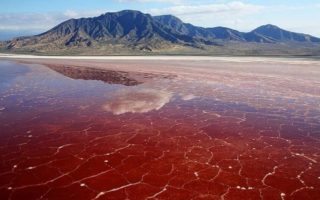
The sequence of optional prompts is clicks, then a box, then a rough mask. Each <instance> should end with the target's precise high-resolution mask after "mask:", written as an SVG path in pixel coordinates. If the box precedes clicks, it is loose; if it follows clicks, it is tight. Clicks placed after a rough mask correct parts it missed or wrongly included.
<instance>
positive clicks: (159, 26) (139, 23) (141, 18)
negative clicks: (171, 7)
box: [0, 10, 320, 55]
mask: <svg viewBox="0 0 320 200" xmlns="http://www.w3.org/2000/svg"><path fill="white" fill-rule="evenodd" d="M0 49H1V51H2V52H16V53H26V52H28V53H34V54H61V55H66V54H82V55H83V54H86V55H111V54H157V53H158V54H226V55H228V54H230V55H234V54H237V55H261V54H263V55H319V54H320V38H317V37H314V36H311V35H307V34H302V33H294V32H290V31H287V30H284V29H281V28H279V27H277V26H275V25H271V24H268V25H263V26H260V27H258V28H256V29H254V30H252V31H250V32H240V31H237V30H233V29H230V28H226V27H214V28H203V27H198V26H194V25H192V24H188V23H184V22H183V21H181V20H180V19H179V18H177V17H175V16H172V15H162V16H151V15H150V14H145V13H142V12H140V11H134V10H123V11H120V12H110V13H105V14H103V15H100V16H98V17H92V18H80V19H70V20H67V21H65V22H63V23H61V24H59V25H57V26H55V27H54V28H52V29H50V30H48V31H47V32H44V33H42V34H39V35H35V36H29V37H18V38H15V39H12V40H10V41H5V42H2V43H0Z"/></svg>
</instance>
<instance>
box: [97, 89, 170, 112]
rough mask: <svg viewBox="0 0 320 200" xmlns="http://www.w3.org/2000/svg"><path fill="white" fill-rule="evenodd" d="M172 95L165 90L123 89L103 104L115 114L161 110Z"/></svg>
mask: <svg viewBox="0 0 320 200" xmlns="http://www.w3.org/2000/svg"><path fill="white" fill-rule="evenodd" d="M171 97H172V94H171V93H169V92H167V91H163V90H153V89H141V90H132V89H130V90H121V91H119V92H118V93H116V94H115V95H114V96H113V97H112V98H111V99H110V100H109V101H108V102H107V103H106V104H105V105H104V106H103V109H104V110H106V111H109V112H112V113H113V114H115V115H120V114H124V113H145V112H149V111H152V110H159V109H160V108H162V107H163V106H164V105H165V104H167V103H169V102H170V99H171Z"/></svg>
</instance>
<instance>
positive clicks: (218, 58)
mask: <svg viewBox="0 0 320 200" xmlns="http://www.w3.org/2000/svg"><path fill="white" fill-rule="evenodd" d="M0 59H54V60H101V61H103V60H105V61H117V60H120V61H121V60H122V61H123V60H138V61H139V60H141V61H144V60H145V61H154V60H159V61H166V60H170V61H221V62H284V63H286V62H290V63H291V64H294V63H295V62H297V64H302V63H305V62H308V63H310V62H312V63H319V62H320V60H317V59H316V58H315V57H276V56H202V55H199V56H196V55H192V56H186V55H174V56H163V55H159V56H123V55H119V56H114V55H112V56H49V55H46V56H42V55H27V54H2V53H0Z"/></svg>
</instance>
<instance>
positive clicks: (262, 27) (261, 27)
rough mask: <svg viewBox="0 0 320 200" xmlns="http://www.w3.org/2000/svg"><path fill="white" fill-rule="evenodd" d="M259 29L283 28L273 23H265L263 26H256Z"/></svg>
mask: <svg viewBox="0 0 320 200" xmlns="http://www.w3.org/2000/svg"><path fill="white" fill-rule="evenodd" d="M257 29H281V28H279V27H278V26H276V25H273V24H266V25H263V26H260V27H258V28H256V30H257Z"/></svg>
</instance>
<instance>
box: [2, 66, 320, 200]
mask: <svg viewBox="0 0 320 200" xmlns="http://www.w3.org/2000/svg"><path fill="white" fill-rule="evenodd" d="M165 64H166V65H168V63H165ZM184 64H185V65H192V63H190V62H189V61H188V63H183V62H182V64H181V63H174V64H172V65H177V66H178V65H179V66H180V65H184ZM207 64H209V65H214V64H212V63H207ZM220 64H223V63H220ZM155 65H157V63H155ZM226 65H227V64H226ZM247 65H254V63H242V64H241V66H237V67H236V68H232V67H231V70H230V71H228V70H226V69H220V68H218V69H210V68H205V70H206V73H203V71H201V70H202V69H203V68H201V67H199V68H196V69H188V70H189V71H190V72H188V70H181V69H178V68H179V67H178V68H173V69H172V74H171V75H170V76H168V73H169V72H168V71H164V72H163V73H165V74H166V75H161V76H159V74H157V73H155V72H154V74H153V73H152V72H150V73H148V74H143V75H141V74H137V73H136V74H134V75H133V76H132V77H130V78H128V77H126V76H130V75H131V74H130V73H129V72H128V73H127V72H124V71H121V73H120V75H119V73H117V72H116V71H111V72H112V73H111V75H110V74H109V72H106V71H104V73H108V75H106V76H103V77H102V78H101V77H100V75H99V78H96V79H95V78H93V76H96V75H97V74H99V71H97V70H94V72H92V70H89V71H87V70H84V71H81V68H79V69H77V70H76V71H74V70H73V69H72V67H66V68H64V67H63V66H59V65H56V66H55V68H54V69H55V70H54V71H52V70H50V69H49V68H46V67H44V66H41V65H29V66H25V65H22V64H18V63H14V62H7V61H0V74H1V75H0V78H1V77H6V76H5V75H4V74H5V73H7V74H8V77H6V78H5V79H0V97H1V98H0V105H1V107H0V108H2V106H4V107H5V108H6V109H5V110H2V111H1V113H0V122H1V123H0V130H1V134H0V137H1V138H0V144H1V145H0V152H1V154H0V155H1V160H0V199H13V200H14V199H221V200H238V199H239V200H240V199H254V200H256V199H257V200H259V199H260V200H268V199H269V200H274V199H279V200H281V199H285V200H291V199H293V200H301V199H304V200H305V199H306V200H308V199H310V200H316V199H320V106H319V105H320V95H319V94H320V80H319V79H317V78H315V77H319V76H318V75H320V68H319V66H320V64H319V65H318V66H316V67H312V66H309V65H308V66H307V67H308V68H305V67H306V66H303V67H304V68H303V69H304V71H303V73H304V75H306V74H308V71H309V73H310V74H309V75H308V76H300V73H298V72H296V73H294V70H295V69H297V68H299V67H297V66H295V65H293V64H287V65H289V66H291V68H289V67H288V66H284V67H283V68H285V69H290V71H288V75H287V74H286V73H282V71H281V70H275V71H276V73H275V72H272V73H271V72H270V71H267V69H268V68H269V67H272V66H275V65H276V63H272V66H271V65H270V64H266V66H263V65H261V66H260V65H259V63H257V65H259V67H260V68H259V70H261V71H258V70H257V71H251V70H249V72H246V73H244V72H241V70H240V69H239V68H241V69H242V68H245V67H247ZM279 65H285V64H283V63H279ZM312 65H316V64H315V63H313V64H312ZM286 67H287V68H286ZM51 68H52V67H51ZM283 68H281V69H283ZM164 69H165V68H164ZM174 69H176V71H175V70H174ZM11 70H12V72H14V73H10V72H11ZM70 70H71V71H70ZM79 70H80V71H79ZM192 70H195V71H192ZM77 71H79V73H80V75H77V74H76V72H77ZM58 72H59V73H62V74H67V77H66V76H63V75H62V74H59V73H58ZM88 73H89V74H88ZM112 74H116V75H117V77H116V79H113V78H112ZM312 74H313V75H312ZM314 74H316V75H314ZM70 77H71V78H73V77H75V80H74V79H71V78H70ZM119 77H120V78H119ZM168 77H170V78H168ZM91 78H93V79H94V80H98V79H99V80H103V81H104V82H102V81H94V80H93V81H90V80H88V79H91ZM81 79H85V80H81ZM121 80H123V81H124V82H123V84H121V83H122V82H121ZM113 81H116V84H112V83H113ZM107 83H108V84H107ZM129 83H130V84H129ZM136 83H139V84H136Z"/></svg>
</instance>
